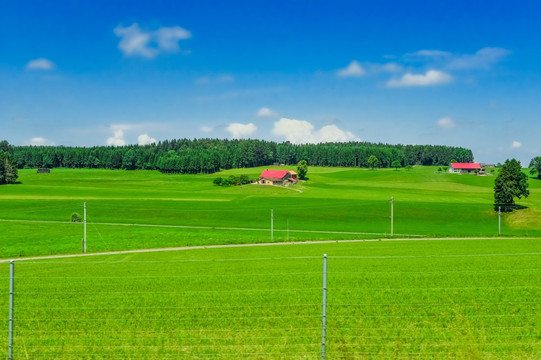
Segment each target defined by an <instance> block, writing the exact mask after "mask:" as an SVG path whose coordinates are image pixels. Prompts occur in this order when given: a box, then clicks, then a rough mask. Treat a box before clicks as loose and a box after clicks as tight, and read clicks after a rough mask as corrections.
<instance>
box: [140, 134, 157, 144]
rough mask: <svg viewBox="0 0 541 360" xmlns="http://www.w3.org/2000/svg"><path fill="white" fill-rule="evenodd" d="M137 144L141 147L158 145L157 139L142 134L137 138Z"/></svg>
mask: <svg viewBox="0 0 541 360" xmlns="http://www.w3.org/2000/svg"><path fill="white" fill-rule="evenodd" d="M137 143H138V144H139V145H150V144H155V143H156V139H154V138H151V137H150V136H148V134H141V135H139V136H138V137H137Z"/></svg>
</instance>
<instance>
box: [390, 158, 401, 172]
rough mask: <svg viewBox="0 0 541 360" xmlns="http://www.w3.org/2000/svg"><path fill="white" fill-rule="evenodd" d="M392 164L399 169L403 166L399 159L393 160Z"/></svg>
mask: <svg viewBox="0 0 541 360" xmlns="http://www.w3.org/2000/svg"><path fill="white" fill-rule="evenodd" d="M391 166H392V167H394V169H395V170H397V171H398V169H400V168H401V167H402V165H401V164H400V161H398V160H395V161H393V163H392V164H391Z"/></svg>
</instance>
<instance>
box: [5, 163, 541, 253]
mask: <svg viewBox="0 0 541 360" xmlns="http://www.w3.org/2000/svg"><path fill="white" fill-rule="evenodd" d="M263 169H264V168H250V169H238V170H229V171H224V172H222V173H219V174H213V175H164V174H161V173H159V172H156V171H121V170H89V169H81V170H71V169H53V170H52V172H51V173H50V174H37V173H36V172H35V170H21V171H20V177H19V180H20V182H21V183H20V184H16V185H9V186H2V187H0V233H1V234H2V237H1V238H0V254H1V255H0V256H1V257H3V258H9V257H17V256H29V255H41V254H58V253H77V252H80V251H81V240H82V237H83V226H82V224H72V223H69V221H70V217H71V214H72V213H73V212H78V213H79V214H81V215H82V214H83V202H86V203H87V207H88V221H89V223H88V228H87V232H88V243H87V249H88V251H90V252H94V251H105V250H121V249H137V248H155V247H168V246H184V245H204V244H230V243H256V242H269V241H271V233H270V213H271V209H272V210H273V214H274V229H275V231H274V234H273V238H272V240H273V241H275V242H276V241H287V240H289V241H297V240H301V241H302V240H313V239H362V238H378V237H387V236H389V235H390V202H389V201H388V200H389V199H390V198H391V197H394V199H395V207H394V214H395V216H394V233H395V236H399V237H410V236H454V237H456V236H458V237H465V236H497V231H498V219H497V213H496V212H494V211H493V209H492V203H493V190H492V187H493V183H494V177H491V176H487V177H477V176H471V175H455V174H448V173H441V174H439V173H438V172H437V168H436V167H415V168H414V169H413V170H412V171H406V170H404V169H402V170H400V171H394V170H392V169H380V170H375V171H371V170H367V169H351V168H318V167H310V168H309V173H308V176H309V180H308V181H306V182H301V183H299V184H297V185H295V186H292V187H290V188H283V187H271V186H258V185H245V186H238V187H225V188H224V187H218V186H214V185H213V184H212V180H213V179H214V178H215V177H217V176H222V177H226V176H229V175H230V174H237V175H238V174H248V175H250V177H252V178H257V176H258V175H259V174H260V173H261V171H262V170H263ZM290 169H294V167H290ZM530 191H531V195H530V197H529V198H528V199H522V200H520V201H519V203H520V204H521V205H523V206H525V207H526V208H525V209H523V210H520V211H516V212H514V213H512V214H505V215H504V216H503V221H502V235H505V236H540V235H541V221H539V220H538V219H539V216H540V214H541V181H538V180H535V179H531V180H530ZM64 222H66V223H64ZM147 225H153V226H147ZM288 229H289V231H287V230H288Z"/></svg>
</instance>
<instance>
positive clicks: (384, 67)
mask: <svg viewBox="0 0 541 360" xmlns="http://www.w3.org/2000/svg"><path fill="white" fill-rule="evenodd" d="M402 70H403V68H402V66H401V65H399V64H397V63H394V62H390V63H386V64H373V65H372V72H375V73H378V72H390V73H393V72H400V71H402Z"/></svg>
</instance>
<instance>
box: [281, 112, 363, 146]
mask: <svg viewBox="0 0 541 360" xmlns="http://www.w3.org/2000/svg"><path fill="white" fill-rule="evenodd" d="M272 133H273V134H274V135H278V136H283V137H284V138H285V140H287V141H289V142H291V143H293V144H306V143H321V142H346V141H359V140H360V139H359V138H358V137H356V136H355V135H354V134H353V133H351V132H349V131H347V132H345V131H343V130H341V129H339V128H338V127H337V126H336V125H326V126H324V127H322V128H321V129H319V130H315V128H314V125H312V124H311V123H309V122H308V121H306V120H295V119H287V118H281V119H280V120H279V121H277V122H275V123H274V129H273V130H272Z"/></svg>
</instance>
